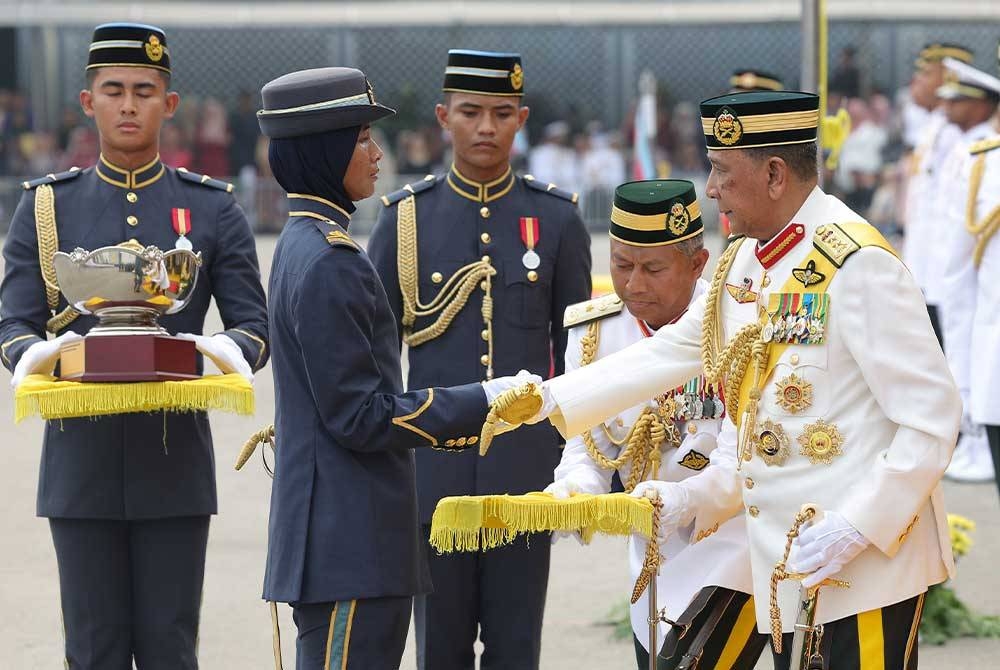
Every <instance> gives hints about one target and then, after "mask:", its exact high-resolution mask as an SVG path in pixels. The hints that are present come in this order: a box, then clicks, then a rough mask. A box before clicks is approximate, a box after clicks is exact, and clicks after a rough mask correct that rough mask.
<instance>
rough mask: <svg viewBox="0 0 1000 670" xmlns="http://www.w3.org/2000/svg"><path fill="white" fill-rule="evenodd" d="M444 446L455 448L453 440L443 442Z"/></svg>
mask: <svg viewBox="0 0 1000 670" xmlns="http://www.w3.org/2000/svg"><path fill="white" fill-rule="evenodd" d="M444 446H446V447H454V446H455V440H445V443H444Z"/></svg>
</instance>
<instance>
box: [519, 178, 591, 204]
mask: <svg viewBox="0 0 1000 670" xmlns="http://www.w3.org/2000/svg"><path fill="white" fill-rule="evenodd" d="M524 184H525V185H526V186H527V187H528V188H531V189H534V190H536V191H541V192H542V193H548V194H550V195H554V196H556V197H557V198H562V199H563V200H568V201H570V202H571V203H573V204H574V205H575V204H576V202H577V200H579V199H580V196H579V194H577V193H573V192H572V191H564V190H563V189H561V188H559V187H558V186H556V185H555V184H546V183H544V182H540V181H538V180H537V179H535V178H534V177H533V176H532V175H530V174H526V175H524Z"/></svg>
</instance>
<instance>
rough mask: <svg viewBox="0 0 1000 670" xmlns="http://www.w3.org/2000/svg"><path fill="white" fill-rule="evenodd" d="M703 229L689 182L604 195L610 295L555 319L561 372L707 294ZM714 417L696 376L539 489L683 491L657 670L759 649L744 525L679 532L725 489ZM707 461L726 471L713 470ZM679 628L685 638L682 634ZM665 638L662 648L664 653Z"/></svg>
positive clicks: (639, 617) (636, 551) (716, 661)
mask: <svg viewBox="0 0 1000 670" xmlns="http://www.w3.org/2000/svg"><path fill="white" fill-rule="evenodd" d="M703 230H704V227H703V224H702V219H701V211H700V208H699V206H698V199H697V195H696V193H695V188H694V184H692V183H691V182H689V181H684V180H679V179H672V180H658V181H657V180H653V181H637V182H631V183H627V184H623V185H621V186H619V187H618V188H617V189H616V190H615V196H614V204H613V206H612V210H611V226H610V231H609V235H610V237H611V279H612V282H613V283H614V287H615V292H614V293H612V294H610V295H606V296H602V297H599V298H595V299H593V300H590V301H587V302H584V303H580V304H577V305H572V306H570V307H569V308H568V309H567V310H566V319H565V325H566V327H567V328H569V329H570V331H569V341H568V344H567V348H566V370H567V371H572V370H575V369H577V368H580V367H583V366H585V365H589V364H590V363H592V362H594V361H596V360H600V359H601V358H604V357H606V356H609V355H610V354H613V353H614V352H616V351H620V350H622V349H624V348H625V347H627V346H629V345H630V344H634V343H635V342H639V341H640V340H643V339H645V338H647V337H651V336H652V334H653V333H655V332H656V331H657V330H659V329H660V328H661V327H663V326H665V325H668V324H671V323H675V322H676V321H677V320H678V319H680V318H681V316H682V315H683V314H684V313H685V312H687V310H688V307H689V306H690V304H691V303H692V302H694V301H695V300H697V298H698V297H700V296H701V295H702V294H703V293H705V291H706V290H707V289H708V283H707V282H706V281H704V280H703V279H701V278H700V277H701V275H702V272H703V270H704V269H705V264H706V263H707V262H708V250H707V249H705V246H704V236H703ZM723 413H724V403H723V401H722V399H721V398H719V397H718V395H717V394H716V392H715V389H714V388H713V387H712V386H711V385H710V384H708V383H707V382H706V381H705V378H704V377H703V376H701V375H697V376H695V377H693V378H692V379H690V380H688V381H687V382H686V383H684V384H681V385H678V386H677V387H676V388H670V389H663V390H662V392H661V393H660V394H658V395H657V396H656V397H655V398H650V399H647V400H646V401H645V402H642V403H639V404H637V405H635V406H633V407H630V408H629V409H627V410H625V411H624V412H622V413H620V414H618V415H617V416H615V417H612V418H610V419H608V420H607V421H604V422H603V423H601V424H600V425H598V426H595V427H593V428H591V429H589V430H587V431H585V432H583V433H582V434H580V435H576V436H574V437H571V438H569V439H567V440H566V447H565V449H564V450H563V455H562V460H561V461H560V463H559V466H558V467H557V468H556V470H555V481H554V482H553V483H552V484H550V485H549V486H548V487H547V488H546V491H548V492H549V493H552V494H554V495H555V496H556V497H560V498H564V497H568V496H570V495H572V494H575V493H589V494H600V493H608V492H609V491H611V489H612V476H613V474H614V473H615V471H617V472H618V474H619V476H620V478H621V481H622V482H623V484H624V486H625V490H626V491H629V492H632V491H635V492H636V493H637V494H642V493H643V491H645V490H646V489H648V488H652V489H657V488H658V486H659V484H660V483H661V482H660V481H658V480H664V481H670V482H684V484H683V488H682V489H680V490H678V492H677V495H681V496H684V498H685V500H686V504H684V505H682V506H680V505H679V506H678V507H679V508H681V507H682V509H677V510H676V511H677V517H678V518H677V519H676V520H675V521H674V522H673V524H672V526H682V527H683V528H679V529H678V532H672V533H670V534H669V535H667V536H666V537H664V538H663V540H662V542H661V543H660V545H659V548H660V553H661V554H662V555H663V556H664V558H665V563H663V564H662V565H661V566H660V573H659V576H658V578H657V580H656V589H657V603H658V604H659V605H660V606H664V607H665V610H664V616H665V619H666V620H661V622H660V624H659V634H658V638H657V642H656V648H655V649H654V650H653V653H654V654H656V653H658V654H659V658H658V659H657V665H656V667H657V668H658V670H673V669H674V668H677V667H678V666H679V664H680V663H681V662H682V661H683V660H685V659H687V660H688V661H690V659H692V658H700V663H701V664H702V667H711V668H718V669H719V670H728V669H729V668H747V669H749V668H753V667H754V665H755V664H756V663H757V659H758V658H759V657H760V654H761V652H762V651H763V650H764V646H765V644H766V643H767V639H766V637H765V636H764V635H761V634H759V633H758V632H757V629H756V626H755V625H754V622H755V616H754V605H753V599H752V597H751V596H750V591H751V590H752V582H751V579H750V555H749V552H748V549H747V541H746V522H745V521H744V518H743V515H742V514H739V513H737V514H735V515H733V516H732V517H731V518H730V519H729V520H727V521H724V522H722V523H721V525H719V526H718V531H716V532H712V533H709V532H707V531H705V532H704V533H703V534H702V535H701V536H693V535H691V533H690V531H691V524H692V523H693V521H694V517H695V515H696V514H697V513H699V510H700V509H701V508H704V509H706V510H711V512H709V513H711V514H715V510H714V499H715V498H716V496H717V495H718V489H719V488H720V487H723V486H733V485H734V482H733V479H732V477H731V475H730V473H731V469H732V467H733V463H734V461H735V453H736V451H735V445H736V439H735V431H732V430H730V432H729V438H730V443H729V448H728V449H717V448H716V443H717V439H718V436H719V430H720V428H721V427H722V423H723V418H722V417H723ZM717 459H720V460H726V459H728V462H727V463H726V465H724V466H721V465H718V464H717V463H716V460H717ZM651 480H652V481H651ZM671 492H672V491H670V490H668V491H666V492H665V493H664V495H669V494H670V493H671ZM645 554H646V541H645V540H644V539H643V538H641V537H637V538H636V539H635V540H634V541H633V542H632V543H631V544H630V546H629V568H630V570H631V574H632V579H633V580H635V579H637V578H638V577H639V575H640V572H641V570H642V567H643V560H644V557H645ZM696 596H697V598H696ZM647 597H648V596H647V594H646V593H644V594H643V596H642V597H641V598H640V599H639V600H638V601H637V602H635V603H633V604H632V607H631V620H632V630H633V632H634V635H633V642H634V645H635V651H636V661H637V663H638V667H639V670H645V669H646V668H648V667H649V651H650V650H649V623H648V616H649V607H648V603H647ZM716 613H717V615H718V616H717V617H716V619H717V623H716V624H714V625H710V626H706V625H705V623H706V619H707V618H708V617H709V616H710V615H712V614H716ZM668 621H669V622H670V623H668ZM684 626H690V628H689V629H688V630H686V631H684V629H683V627H684ZM682 631H683V632H684V634H683V635H681V632H682ZM703 631H704V634H703ZM669 633H672V635H670V644H668V645H666V646H664V645H663V642H664V639H665V638H666V637H667V636H668V634H669Z"/></svg>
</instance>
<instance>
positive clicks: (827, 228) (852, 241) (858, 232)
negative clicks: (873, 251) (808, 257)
mask: <svg viewBox="0 0 1000 670" xmlns="http://www.w3.org/2000/svg"><path fill="white" fill-rule="evenodd" d="M848 231H850V232H848ZM813 246H814V247H816V249H817V250H818V251H819V252H820V253H821V254H823V255H824V256H826V257H827V259H828V260H829V261H830V262H831V263H833V265H834V266H835V267H838V268H839V267H841V266H842V265H843V264H844V261H846V260H847V259H848V258H850V257H851V255H853V254H854V253H855V252H856V251H858V250H860V249H861V248H862V247H880V248H882V249H885V250H886V251H888V252H889V253H891V254H892V255H894V256H896V255H897V254H896V251H895V249H893V248H892V245H891V244H889V243H888V242H887V241H886V239H885V238H884V237H882V234H881V233H879V232H878V230H876V229H875V227H874V226H872V225H870V224H868V223H864V222H855V223H826V224H823V225H822V226H820V227H819V228H817V229H816V233H815V234H814V235H813Z"/></svg>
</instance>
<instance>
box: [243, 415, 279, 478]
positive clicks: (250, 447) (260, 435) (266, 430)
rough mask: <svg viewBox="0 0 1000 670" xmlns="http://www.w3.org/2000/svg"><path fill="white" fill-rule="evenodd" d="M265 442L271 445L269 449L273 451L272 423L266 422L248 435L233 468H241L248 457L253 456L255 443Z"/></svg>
mask: <svg viewBox="0 0 1000 670" xmlns="http://www.w3.org/2000/svg"><path fill="white" fill-rule="evenodd" d="M259 444H267V445H269V446H270V447H271V451H274V424H273V423H271V424H268V425H266V426H264V427H263V428H261V429H260V430H258V431H257V432H256V433H254V434H253V435H251V436H250V439H248V440H247V441H246V442H245V443H244V444H243V448H242V449H240V454H239V456H237V457H236V464H235V466H234V467H235V468H236V469H237V470H241V469H242V468H243V466H244V465H246V463H247V461H249V460H250V457H251V456H253V452H255V451H256V450H257V445H259Z"/></svg>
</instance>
